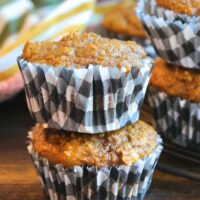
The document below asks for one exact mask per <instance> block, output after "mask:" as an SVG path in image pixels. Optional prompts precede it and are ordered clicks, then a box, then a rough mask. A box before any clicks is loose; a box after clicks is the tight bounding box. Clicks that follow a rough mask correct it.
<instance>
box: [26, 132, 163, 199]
mask: <svg viewBox="0 0 200 200" xmlns="http://www.w3.org/2000/svg"><path fill="white" fill-rule="evenodd" d="M29 138H30V142H29V146H28V151H29V154H30V156H31V158H32V160H33V163H34V165H35V168H36V170H37V172H38V175H39V177H40V181H41V183H42V187H43V189H44V192H45V194H46V197H47V198H48V199H51V200H57V199H59V200H69V199H78V200H89V199H92V200H95V199H102V200H103V199H112V200H125V199H126V200H133V199H135V200H141V199H143V198H144V196H145V194H146V192H147V190H148V189H149V187H150V184H151V181H152V176H153V172H154V168H155V166H156V164H157V161H158V158H159V156H160V154H161V151H162V148H163V147H162V140H161V138H160V137H158V146H157V147H156V149H155V150H154V151H153V152H152V153H151V154H150V155H149V156H147V157H146V158H144V159H141V160H139V161H138V162H137V163H136V164H134V165H132V166H125V165H120V166H115V167H106V166H105V167H102V168H100V169H99V168H97V167H87V166H74V167H70V168H64V167H63V165H61V164H56V165H53V164H51V163H49V162H48V160H47V159H46V158H43V157H40V156H39V155H38V154H37V153H36V152H35V151H34V149H33V145H32V138H33V132H29Z"/></svg>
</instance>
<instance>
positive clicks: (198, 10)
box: [156, 0, 200, 16]
mask: <svg viewBox="0 0 200 200" xmlns="http://www.w3.org/2000/svg"><path fill="white" fill-rule="evenodd" d="M156 2H157V4H158V5H159V6H161V7H163V8H166V9H169V10H172V11H174V12H176V13H180V14H186V15H189V16H193V15H196V16H199V15H200V1H199V0H156Z"/></svg>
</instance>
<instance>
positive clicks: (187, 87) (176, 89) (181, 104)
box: [149, 58, 200, 150]
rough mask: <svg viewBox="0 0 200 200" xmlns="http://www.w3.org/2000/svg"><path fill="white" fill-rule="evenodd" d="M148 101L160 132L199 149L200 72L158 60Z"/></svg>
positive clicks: (180, 142)
mask: <svg viewBox="0 0 200 200" xmlns="http://www.w3.org/2000/svg"><path fill="white" fill-rule="evenodd" d="M149 101H150V104H151V106H152V107H153V111H154V115H155V116H154V117H155V122H154V123H155V126H156V129H157V131H158V132H159V133H162V134H163V136H164V137H165V138H167V139H168V140H170V141H173V142H175V143H177V144H180V145H182V146H185V147H190V148H192V149H195V150H196V149H198V150H200V126H199V125H200V106H199V105H200V71H198V70H191V69H184V68H180V67H178V66H173V65H171V64H168V63H167V62H165V61H164V60H162V59H160V58H159V59H157V60H156V62H155V67H154V69H153V73H152V76H151V80H150V90H149Z"/></svg>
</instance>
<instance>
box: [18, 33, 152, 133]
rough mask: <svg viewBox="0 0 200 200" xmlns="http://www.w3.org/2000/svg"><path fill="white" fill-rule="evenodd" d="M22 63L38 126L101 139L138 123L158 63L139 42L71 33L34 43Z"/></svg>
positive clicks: (26, 50)
mask: <svg viewBox="0 0 200 200" xmlns="http://www.w3.org/2000/svg"><path fill="white" fill-rule="evenodd" d="M18 64H19V67H20V70H21V73H22V76H23V78H24V82H25V88H26V90H25V91H26V96H27V103H28V108H29V110H30V112H31V114H32V116H33V117H34V119H35V120H36V121H37V122H38V123H47V124H48V125H49V127H50V128H54V129H59V130H65V131H72V132H73V131H74V132H80V133H90V134H95V133H103V132H109V131H114V130H117V129H120V128H123V127H125V126H127V125H130V124H132V123H134V122H136V121H137V120H138V118H139V113H140V109H141V105H142V102H143V99H144V96H145V93H146V88H147V85H148V82H149V79H150V75H151V69H152V67H153V60H152V59H151V58H149V57H148V56H147V55H146V53H145V52H144V50H143V48H142V47H141V46H139V45H138V44H137V43H136V42H134V41H120V40H117V39H108V38H103V37H101V36H99V35H96V34H94V33H83V34H78V33H69V34H68V35H66V36H65V37H63V38H62V39H61V40H59V41H56V42H48V41H45V42H28V43H27V44H26V45H25V47H24V50H23V54H22V56H21V57H19V58H18Z"/></svg>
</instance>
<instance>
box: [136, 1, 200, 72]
mask: <svg viewBox="0 0 200 200" xmlns="http://www.w3.org/2000/svg"><path fill="white" fill-rule="evenodd" d="M162 2H163V6H164V3H166V4H169V5H171V4H172V5H174V6H175V7H176V6H177V7H178V6H179V4H181V2H182V1H180V0H178V1H166V2H165V1H162ZM170 2H171V3H170ZM183 2H184V1H183ZM188 2H190V1H188ZM160 3H161V1H160ZM136 13H137V15H138V17H139V18H140V20H141V23H142V24H143V26H144V28H145V30H146V32H147V34H148V36H149V38H150V39H151V42H152V45H153V47H154V48H155V50H156V52H157V54H158V56H159V57H161V58H162V59H164V60H165V61H167V62H168V63H171V64H173V65H175V66H176V65H177V66H179V67H184V68H188V69H200V64H199V63H200V52H199V51H198V49H199V45H200V42H199V36H198V34H199V31H200V26H199V17H198V16H188V15H185V14H180V13H176V12H174V11H172V10H168V9H166V8H165V7H161V6H158V5H157V3H155V0H146V1H140V3H139V4H138V7H137V9H136Z"/></svg>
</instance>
